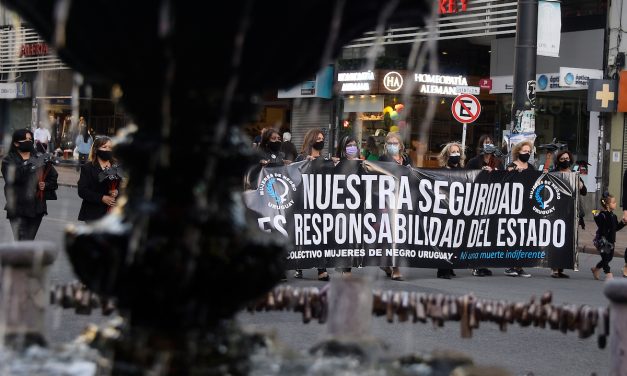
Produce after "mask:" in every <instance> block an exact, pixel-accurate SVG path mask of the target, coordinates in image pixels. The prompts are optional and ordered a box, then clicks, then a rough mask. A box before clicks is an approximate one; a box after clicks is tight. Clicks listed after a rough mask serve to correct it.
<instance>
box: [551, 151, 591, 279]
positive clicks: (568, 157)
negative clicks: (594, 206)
mask: <svg viewBox="0 0 627 376" xmlns="http://www.w3.org/2000/svg"><path fill="white" fill-rule="evenodd" d="M574 160H575V159H574V157H573V154H572V153H571V152H570V151H568V150H561V151H560V152H558V153H557V155H556V157H555V168H554V171H557V172H563V173H574V172H573V171H572V170H571V166H572V164H573V161H574ZM578 188H579V195H581V196H585V195H586V194H588V189H587V188H586V185H585V184H584V183H583V180H582V179H581V177H579V179H578ZM577 216H578V217H579V223H580V224H582V223H583V216H584V210H583V203H582V202H581V199H579V200H578V201H577ZM582 228H584V227H583V225H582ZM551 277H553V278H569V277H568V274H564V269H552V273H551Z"/></svg>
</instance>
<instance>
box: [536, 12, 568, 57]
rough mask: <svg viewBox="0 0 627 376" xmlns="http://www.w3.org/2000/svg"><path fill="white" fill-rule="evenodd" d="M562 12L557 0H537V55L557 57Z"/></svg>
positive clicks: (558, 53) (558, 54)
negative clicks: (538, 0)
mask: <svg viewBox="0 0 627 376" xmlns="http://www.w3.org/2000/svg"><path fill="white" fill-rule="evenodd" d="M561 32H562V14H561V8H560V3H559V1H555V0H549V1H540V2H538V33H537V35H538V42H537V50H536V53H537V55H538V56H549V57H559V56H560V38H561V36H562V34H561Z"/></svg>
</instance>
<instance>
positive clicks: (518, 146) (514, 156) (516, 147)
mask: <svg viewBox="0 0 627 376" xmlns="http://www.w3.org/2000/svg"><path fill="white" fill-rule="evenodd" d="M525 145H527V146H529V149H531V150H532V151H533V143H532V142H531V141H528V140H525V141H520V142H519V143H517V144H516V145H514V147H513V148H512V160H513V161H516V160H518V155H519V154H520V149H522V147H523V146H525Z"/></svg>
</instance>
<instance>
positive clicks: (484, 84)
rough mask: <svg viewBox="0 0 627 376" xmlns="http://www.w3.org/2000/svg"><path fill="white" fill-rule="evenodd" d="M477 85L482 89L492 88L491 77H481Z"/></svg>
mask: <svg viewBox="0 0 627 376" xmlns="http://www.w3.org/2000/svg"><path fill="white" fill-rule="evenodd" d="M479 87H480V88H482V89H487V90H492V79H490V78H482V79H480V80H479Z"/></svg>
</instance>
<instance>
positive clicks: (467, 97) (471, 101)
mask: <svg viewBox="0 0 627 376" xmlns="http://www.w3.org/2000/svg"><path fill="white" fill-rule="evenodd" d="M451 112H452V113H453V117H454V118H455V120H457V121H459V122H460V123H462V124H469V123H472V122H474V121H475V120H477V119H478V118H479V114H481V104H480V103H479V99H477V97H475V96H474V95H472V94H460V95H458V96H457V98H455V100H453V105H452V106H451Z"/></svg>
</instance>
